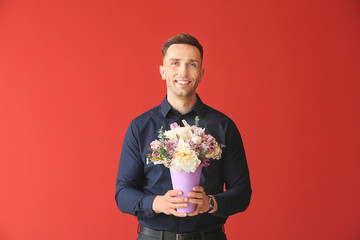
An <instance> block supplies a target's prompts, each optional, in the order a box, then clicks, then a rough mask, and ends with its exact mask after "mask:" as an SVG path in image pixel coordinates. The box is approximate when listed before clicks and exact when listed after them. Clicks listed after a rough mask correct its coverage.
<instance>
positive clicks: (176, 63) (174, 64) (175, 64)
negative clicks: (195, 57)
mask: <svg viewBox="0 0 360 240" xmlns="http://www.w3.org/2000/svg"><path fill="white" fill-rule="evenodd" d="M171 65H173V66H177V65H179V63H178V62H172V63H171Z"/></svg>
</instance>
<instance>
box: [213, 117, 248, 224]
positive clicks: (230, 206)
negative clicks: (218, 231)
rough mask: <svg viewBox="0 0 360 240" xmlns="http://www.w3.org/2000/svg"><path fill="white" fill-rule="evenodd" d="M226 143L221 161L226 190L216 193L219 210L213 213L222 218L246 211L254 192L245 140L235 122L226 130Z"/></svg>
mask: <svg viewBox="0 0 360 240" xmlns="http://www.w3.org/2000/svg"><path fill="white" fill-rule="evenodd" d="M225 145H226V147H225V148H224V149H223V156H222V159H221V160H220V161H223V175H224V179H225V188H226V191H225V192H223V193H219V194H215V195H214V197H215V199H216V202H217V204H218V210H217V211H216V212H215V213H213V215H214V216H218V217H222V218H226V217H228V216H230V215H233V214H235V213H238V212H243V211H245V210H246V209H247V207H248V206H249V204H250V199H251V194H252V190H251V186H250V175H249V169H248V165H247V162H246V156H245V151H244V146H243V142H242V139H241V135H240V133H239V130H238V129H237V127H236V125H235V123H233V122H232V124H231V125H230V126H229V128H228V130H227V131H226V143H225Z"/></svg>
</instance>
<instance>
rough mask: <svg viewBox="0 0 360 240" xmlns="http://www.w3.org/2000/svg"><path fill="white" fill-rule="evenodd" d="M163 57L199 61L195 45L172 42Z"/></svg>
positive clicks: (198, 52) (198, 53)
mask: <svg viewBox="0 0 360 240" xmlns="http://www.w3.org/2000/svg"><path fill="white" fill-rule="evenodd" d="M165 58H166V59H167V60H168V59H172V58H176V59H183V60H195V61H199V62H200V61H201V55H200V51H199V49H197V47H195V46H192V45H188V44H173V45H171V46H170V47H169V48H168V50H167V51H166V54H165Z"/></svg>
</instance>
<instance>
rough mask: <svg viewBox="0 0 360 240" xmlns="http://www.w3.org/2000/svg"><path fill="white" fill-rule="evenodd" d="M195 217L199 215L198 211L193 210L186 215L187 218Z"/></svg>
mask: <svg viewBox="0 0 360 240" xmlns="http://www.w3.org/2000/svg"><path fill="white" fill-rule="evenodd" d="M196 215H199V211H198V210H195V211H194V212H192V213H188V214H187V216H189V217H193V216H196Z"/></svg>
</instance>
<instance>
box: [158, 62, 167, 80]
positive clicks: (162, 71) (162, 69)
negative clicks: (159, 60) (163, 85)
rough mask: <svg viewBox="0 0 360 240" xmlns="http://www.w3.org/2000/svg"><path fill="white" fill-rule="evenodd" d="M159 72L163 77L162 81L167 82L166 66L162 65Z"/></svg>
mask: <svg viewBox="0 0 360 240" xmlns="http://www.w3.org/2000/svg"><path fill="white" fill-rule="evenodd" d="M159 72H160V75H161V78H162V80H166V75H165V69H164V66H161V65H160V67H159Z"/></svg>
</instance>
